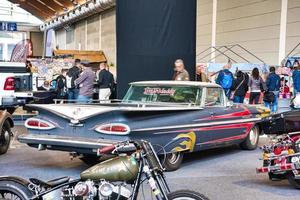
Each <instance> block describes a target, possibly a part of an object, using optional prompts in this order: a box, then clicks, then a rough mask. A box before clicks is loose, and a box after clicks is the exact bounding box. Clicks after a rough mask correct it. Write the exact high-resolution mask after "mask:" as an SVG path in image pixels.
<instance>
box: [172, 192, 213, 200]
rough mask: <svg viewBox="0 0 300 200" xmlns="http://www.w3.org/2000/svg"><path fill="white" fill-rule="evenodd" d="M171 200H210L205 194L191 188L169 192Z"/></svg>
mask: <svg viewBox="0 0 300 200" xmlns="http://www.w3.org/2000/svg"><path fill="white" fill-rule="evenodd" d="M168 199H169V200H209V199H208V198H207V197H206V196H204V195H203V194H200V193H198V192H194V191H190V190H177V191H174V192H171V193H170V194H168Z"/></svg>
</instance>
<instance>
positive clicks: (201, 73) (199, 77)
mask: <svg viewBox="0 0 300 200" xmlns="http://www.w3.org/2000/svg"><path fill="white" fill-rule="evenodd" d="M196 81H200V82H209V80H208V78H207V76H206V74H205V69H204V66H203V65H201V64H197V65H196Z"/></svg>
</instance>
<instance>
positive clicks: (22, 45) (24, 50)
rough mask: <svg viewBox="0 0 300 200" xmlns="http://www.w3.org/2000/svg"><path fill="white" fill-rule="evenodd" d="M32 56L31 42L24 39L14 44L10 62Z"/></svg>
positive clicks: (24, 59)
mask: <svg viewBox="0 0 300 200" xmlns="http://www.w3.org/2000/svg"><path fill="white" fill-rule="evenodd" d="M31 56H32V43H31V40H30V39H25V40H22V41H20V42H19V43H17V44H16V46H15V48H14V49H13V51H12V54H11V58H10V62H26V60H27V58H28V57H31Z"/></svg>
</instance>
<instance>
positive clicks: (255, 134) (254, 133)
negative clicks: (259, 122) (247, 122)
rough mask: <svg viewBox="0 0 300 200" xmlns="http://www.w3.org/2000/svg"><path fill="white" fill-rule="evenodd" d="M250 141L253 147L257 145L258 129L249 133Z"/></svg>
mask: <svg viewBox="0 0 300 200" xmlns="http://www.w3.org/2000/svg"><path fill="white" fill-rule="evenodd" d="M249 139H250V143H251V144H252V145H256V142H257V139H258V131H257V128H256V127H254V128H252V129H251V131H250V133H249Z"/></svg>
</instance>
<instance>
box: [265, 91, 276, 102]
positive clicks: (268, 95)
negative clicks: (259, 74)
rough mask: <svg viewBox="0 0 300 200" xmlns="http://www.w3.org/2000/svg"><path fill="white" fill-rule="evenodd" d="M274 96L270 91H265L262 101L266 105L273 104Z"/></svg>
mask: <svg viewBox="0 0 300 200" xmlns="http://www.w3.org/2000/svg"><path fill="white" fill-rule="evenodd" d="M275 98H276V97H275V94H274V93H273V92H271V91H266V92H265V94H264V98H263V100H264V101H265V102H268V103H273V102H274V101H275Z"/></svg>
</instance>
